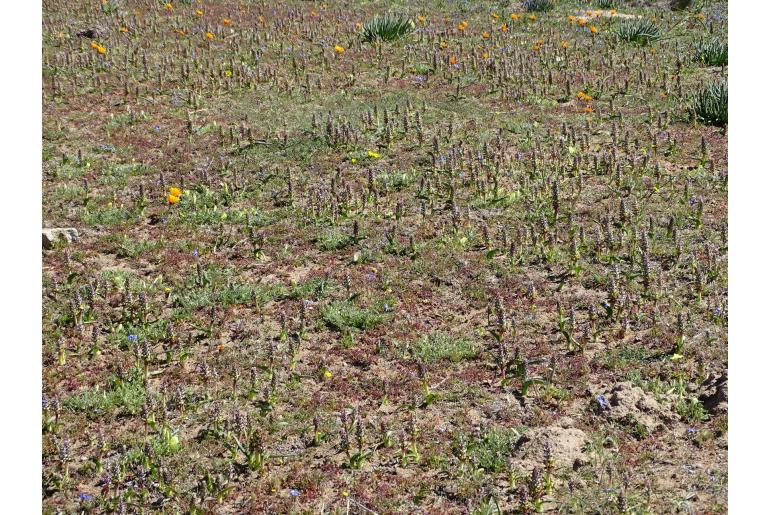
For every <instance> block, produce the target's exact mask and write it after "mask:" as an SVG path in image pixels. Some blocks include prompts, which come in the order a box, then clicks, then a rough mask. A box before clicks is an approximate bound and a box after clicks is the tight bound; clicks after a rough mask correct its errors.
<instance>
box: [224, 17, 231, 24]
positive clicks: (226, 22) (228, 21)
mask: <svg viewBox="0 0 770 515" xmlns="http://www.w3.org/2000/svg"><path fill="white" fill-rule="evenodd" d="M232 22H233V21H232V20H231V19H230V18H225V19H224V20H222V23H224V24H225V25H230V24H231V23H232Z"/></svg>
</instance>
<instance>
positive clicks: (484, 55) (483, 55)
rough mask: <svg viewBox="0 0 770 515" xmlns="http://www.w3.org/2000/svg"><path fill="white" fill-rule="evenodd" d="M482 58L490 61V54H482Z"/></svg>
mask: <svg viewBox="0 0 770 515" xmlns="http://www.w3.org/2000/svg"><path fill="white" fill-rule="evenodd" d="M481 58H482V59H489V53H487V52H484V53H483V54H481Z"/></svg>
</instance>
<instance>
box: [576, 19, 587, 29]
mask: <svg viewBox="0 0 770 515" xmlns="http://www.w3.org/2000/svg"><path fill="white" fill-rule="evenodd" d="M577 23H578V25H580V26H581V27H582V26H583V25H585V24H586V20H585V18H578V21H577Z"/></svg>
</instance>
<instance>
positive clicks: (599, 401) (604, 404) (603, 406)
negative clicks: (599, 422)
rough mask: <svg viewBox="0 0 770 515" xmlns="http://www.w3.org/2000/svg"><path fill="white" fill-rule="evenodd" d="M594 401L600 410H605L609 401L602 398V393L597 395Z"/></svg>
mask: <svg viewBox="0 0 770 515" xmlns="http://www.w3.org/2000/svg"><path fill="white" fill-rule="evenodd" d="M596 402H597V404H599V409H601V410H606V409H608V408H609V407H610V405H609V403H608V402H607V399H605V398H604V395H597V396H596Z"/></svg>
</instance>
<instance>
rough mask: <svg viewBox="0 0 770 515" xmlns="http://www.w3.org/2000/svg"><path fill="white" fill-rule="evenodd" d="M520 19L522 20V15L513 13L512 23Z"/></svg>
mask: <svg viewBox="0 0 770 515" xmlns="http://www.w3.org/2000/svg"><path fill="white" fill-rule="evenodd" d="M519 18H521V15H520V14H516V13H511V20H512V21H516V20H518V19H519Z"/></svg>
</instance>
